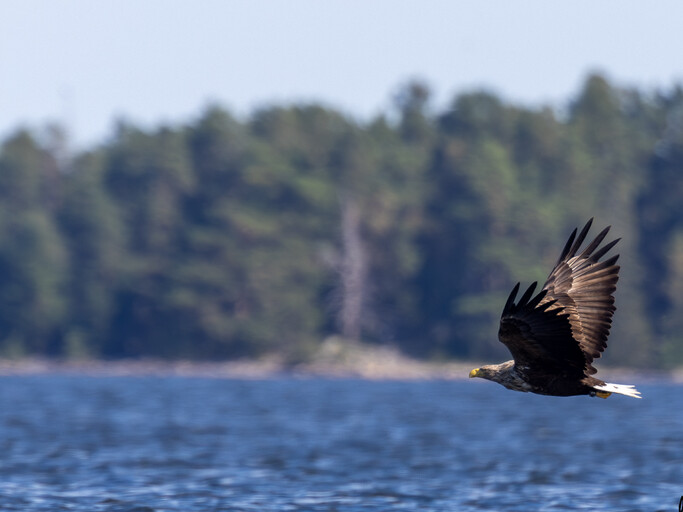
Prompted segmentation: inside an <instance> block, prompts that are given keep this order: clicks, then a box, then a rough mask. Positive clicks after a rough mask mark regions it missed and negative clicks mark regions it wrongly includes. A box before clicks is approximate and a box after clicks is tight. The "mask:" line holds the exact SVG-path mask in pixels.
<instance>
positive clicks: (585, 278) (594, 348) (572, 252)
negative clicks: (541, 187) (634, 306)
mask: <svg viewBox="0 0 683 512" xmlns="http://www.w3.org/2000/svg"><path fill="white" fill-rule="evenodd" d="M592 222H593V219H591V220H589V221H588V222H587V223H586V225H585V227H584V228H583V229H582V230H581V233H580V234H579V236H578V237H576V239H575V235H576V230H574V232H573V233H572V235H571V236H570V237H569V240H568V241H567V244H566V245H565V249H564V250H563V251H562V254H561V255H560V259H559V260H558V261H557V264H556V265H555V267H554V268H553V270H552V271H551V272H550V275H549V276H548V279H547V281H546V283H545V284H544V285H543V290H546V291H547V294H546V300H548V301H551V300H552V301H555V303H556V305H557V306H556V307H561V308H562V309H563V311H564V312H565V313H566V314H567V315H568V320H569V323H570V325H571V330H572V336H573V338H574V340H576V341H575V343H578V346H579V347H580V349H581V351H582V352H583V354H584V356H585V372H586V375H593V374H594V373H595V372H596V370H595V368H593V366H592V365H591V363H592V362H593V360H594V359H596V358H598V357H600V355H601V354H602V352H603V351H604V350H605V348H606V347H607V337H608V336H609V331H610V327H611V326H612V315H613V314H614V311H615V309H616V308H615V307H614V296H613V293H614V291H615V290H616V287H617V281H618V279H619V266H618V265H616V262H617V260H618V258H619V255H615V256H612V257H610V258H608V259H606V260H605V261H600V258H602V257H603V256H604V255H605V254H606V253H607V251H609V250H610V249H611V248H612V247H614V245H616V243H617V242H618V241H619V239H616V240H613V241H612V242H609V243H608V244H606V245H605V246H603V247H602V248H600V249H598V247H599V246H600V244H601V243H602V241H603V240H604V239H605V236H607V233H608V232H609V230H610V227H609V226H608V227H606V228H605V229H603V230H602V231H601V232H600V234H598V236H596V237H595V239H594V240H593V241H592V242H591V243H590V244H588V246H586V248H585V249H584V250H583V251H582V252H581V253H579V254H578V255H577V253H578V251H579V248H580V246H581V244H582V243H583V241H584V240H585V238H586V235H587V234H588V230H589V229H590V227H591V224H592ZM596 249H598V250H596Z"/></svg>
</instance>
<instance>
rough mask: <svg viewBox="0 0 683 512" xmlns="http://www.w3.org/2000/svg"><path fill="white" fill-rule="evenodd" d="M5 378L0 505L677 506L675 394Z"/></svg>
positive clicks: (681, 468) (682, 469)
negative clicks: (557, 394)
mask: <svg viewBox="0 0 683 512" xmlns="http://www.w3.org/2000/svg"><path fill="white" fill-rule="evenodd" d="M634 383H636V384H638V387H639V388H640V390H641V391H642V393H643V396H644V397H645V398H644V399H643V400H636V399H632V398H627V397H619V396H614V395H613V396H612V397H610V398H609V399H607V400H601V399H599V398H589V397H576V398H553V397H543V396H535V395H529V394H522V393H515V392H512V391H507V390H505V389H503V388H502V387H500V386H498V385H495V384H493V383H489V382H484V381H469V380H466V381H450V382H449V381H435V382H367V381H360V380H325V379H286V378H283V379H273V380H263V381H249V380H221V379H192V378H160V377H156V378H152V377H150V378H133V377H127V378H117V377H109V378H99V377H74V376H31V377H3V378H0V510H3V511H4V510H39V511H42V510H49V511H55V510H82V511H137V512H143V511H193V510H202V511H204V510H208V511H213V510H216V511H297V510H302V511H361V510H363V511H365V510H368V511H392V510H400V511H403V510H409V511H421V512H425V511H468V510H475V511H476V510H495V511H517V510H518V511H533V510H598V511H619V512H626V511H648V512H653V511H667V512H668V511H671V512H674V511H676V510H678V501H679V499H680V496H681V495H683V387H681V386H680V385H674V384H642V383H638V382H634Z"/></svg>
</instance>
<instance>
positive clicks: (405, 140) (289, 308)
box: [0, 75, 683, 367]
mask: <svg viewBox="0 0 683 512" xmlns="http://www.w3.org/2000/svg"><path fill="white" fill-rule="evenodd" d="M430 100H431V98H430V93H429V88H428V87H427V86H426V85H425V84H422V83H419V82H413V83H409V84H407V85H405V86H404V87H403V88H402V89H401V90H400V92H399V93H398V94H397V95H396V97H395V98H394V106H393V107H392V109H391V110H390V111H387V112H386V113H385V114H383V115H380V116H377V117H376V118H374V119H371V120H368V121H359V120H357V119H354V118H352V117H350V116H348V115H344V114H343V113H341V112H339V111H335V110H334V109H330V108H324V107H322V106H320V105H293V106H292V105H288V106H272V107H268V108H263V109H260V110H257V111H255V112H253V113H252V114H251V115H250V116H249V117H248V118H247V119H238V118H236V117H235V116H233V115H232V114H231V113H230V112H229V111H227V110H225V109H223V108H221V107H220V106H212V107H209V108H207V109H206V110H205V111H204V112H202V113H201V115H200V116H199V117H198V118H197V119H195V120H193V121H191V122H188V123H187V124H182V125H175V126H165V127H161V128H158V129H154V130H143V129H141V128H139V127H136V126H134V125H132V124H130V123H126V122H119V123H118V124H117V126H116V127H115V130H114V133H113V134H112V136H111V137H110V139H109V140H107V141H106V142H103V143H100V144H98V145H95V146H94V147H91V148H87V149H85V150H82V151H78V152H76V153H72V152H71V151H69V148H68V143H67V141H66V138H65V134H64V131H63V130H62V129H60V128H59V127H52V128H50V129H46V130H42V131H40V132H36V131H28V130H17V131H16V132H15V133H13V134H11V135H10V136H8V137H7V138H6V139H5V140H4V141H3V143H2V146H1V148H0V355H2V356H6V357H7V356H11V357H18V356H24V355H35V354H41V355H48V356H59V357H106V358H119V357H143V356H144V357H162V358H195V359H202V358H236V357H257V356H260V355H263V354H268V353H279V354H282V355H284V356H286V357H288V358H291V359H292V360H299V359H305V358H306V357H308V356H309V355H310V354H311V353H313V351H314V350H315V349H316V347H317V346H318V344H319V343H320V342H321V340H323V339H324V338H325V337H327V336H330V335H340V336H343V337H345V338H348V339H357V340H364V341H366V342H370V343H391V344H393V345H396V346H398V347H400V348H401V349H402V350H404V351H406V352H407V353H410V354H413V355H416V356H419V357H431V358H452V357H458V358H489V357H503V356H504V354H505V348H504V347H503V346H502V344H500V343H499V342H498V341H497V323H498V318H499V315H500V309H501V307H502V304H503V303H504V300H505V298H506V296H507V294H508V292H509V290H510V288H511V286H512V285H513V284H514V283H515V282H516V281H517V280H522V281H523V282H530V281H533V280H539V281H541V282H542V281H543V280H544V278H545V277H546V275H547V273H548V271H549V270H550V268H551V266H552V265H553V263H554V262H555V259H556V258H557V256H558V254H559V251H560V250H561V248H562V246H563V244H564V242H565V240H566V238H567V236H568V235H569V233H570V231H571V229H573V227H575V226H577V225H579V224H580V225H582V224H583V223H584V222H585V221H586V220H587V219H588V218H590V217H595V218H596V227H597V228H601V227H603V225H607V224H612V225H613V234H614V236H615V237H622V238H623V239H622V241H621V242H620V244H619V245H618V246H617V247H618V249H619V252H620V253H621V255H622V256H621V260H620V262H621V265H622V277H621V280H620V283H619V289H618V291H617V296H616V297H617V307H618V311H617V313H616V316H615V322H614V328H613V334H612V337H611V348H610V350H609V351H608V353H607V357H608V358H609V361H611V362H612V363H614V364H623V365H635V366H651V367H662V366H670V365H675V364H681V363H683V314H682V313H683V89H681V88H680V87H674V88H673V89H671V90H667V91H643V90H638V89H634V88H624V87H618V86H615V85H614V84H611V83H610V82H609V81H608V80H607V79H606V78H605V77H603V76H600V75H592V76H589V77H587V79H586V80H585V82H584V84H583V86H582V88H581V90H580V91H579V92H578V93H577V94H576V96H575V97H574V98H572V99H571V101H569V102H568V104H567V105H566V107H565V108H562V109H559V108H555V109H553V108H549V107H528V106H520V105H515V104H511V103H510V102H507V101H505V100H504V99H502V98H501V97H499V96H497V95H496V94H494V93H490V92H486V91H474V92H469V93H462V94H459V95H457V96H456V97H455V98H453V101H452V102H451V103H450V104H449V105H448V106H447V107H446V108H444V109H441V110H438V109H435V108H434V106H433V105H432V104H431V102H430ZM595 232H596V233H597V231H595Z"/></svg>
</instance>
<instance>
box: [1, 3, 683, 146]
mask: <svg viewBox="0 0 683 512" xmlns="http://www.w3.org/2000/svg"><path fill="white" fill-rule="evenodd" d="M682 22H683V2H681V1H680V0H659V1H657V2H641V1H633V0H578V1H577V0H574V1H572V2H556V1H551V0H521V1H517V0H515V1H513V0H498V1H493V0H477V1H474V0H473V1H455V0H452V1H436V0H435V1H429V0H415V1H398V0H394V1H389V0H339V1H338V0H327V1H325V0H280V1H275V0H269V1H258V0H244V1H241V0H239V1H238V0H234V1H228V0H222V1H221V0H200V1H189V0H187V1H179V0H21V1H9V0H6V1H1V2H0V137H3V138H4V137H5V136H6V135H7V134H8V133H9V132H10V131H11V130H13V129H15V128H16V127H18V126H19V125H28V126H31V127H37V126H40V125H42V124H44V123H45V122H47V121H50V120H57V121H60V122H63V123H66V125H67V126H68V128H69V130H70V132H71V134H72V137H73V139H74V140H75V141H76V142H77V143H78V144H79V145H83V144H90V143H93V142H95V141H98V140H101V139H102V138H104V137H106V136H107V135H108V134H109V133H110V130H111V126H112V122H113V120H114V119H116V118H117V117H125V118H126V119H129V120H131V121H133V122H135V123H139V124H142V125H143V126H146V127H152V126H155V125H156V124H158V123H161V122H168V121H172V122H177V121H185V120H190V119H192V118H194V117H196V116H197V115H199V113H200V112H201V109H202V108H203V107H204V106H205V105H207V104H208V103H209V102H212V101H217V102H219V103H221V104H223V105H224V106H226V107H228V108H230V109H232V110H233V111H234V112H236V113H237V114H239V115H246V114H248V113H249V112H251V111H252V110H253V109H254V108H255V107H258V106H262V105H264V104H269V103H282V102H288V101H311V100H314V101H323V102H325V103H326V104H328V105H332V106H335V107H337V108H340V109H343V110H345V111H346V112H348V113H351V114H353V115H356V116H359V117H362V118H366V117H369V116H372V115H374V114H376V113H378V112H380V111H386V110H387V109H388V107H389V105H390V103H391V97H392V94H394V93H395V91H396V89H397V87H398V86H399V85H400V84H402V83H405V82H406V81H407V80H408V79H410V78H411V77H420V78H422V79H424V80H425V81H427V82H428V83H429V84H430V85H431V86H432V88H433V90H434V92H435V100H436V105H437V106H439V107H443V106H445V105H446V104H447V102H448V100H449V99H450V98H451V97H452V96H453V95H454V94H455V93H458V92H462V91H464V90H468V89H472V88H474V87H479V86H486V87H487V88H489V89H491V90H493V91H495V92H497V93H499V94H501V95H503V96H504V97H505V98H507V99H508V100H512V101H516V102H523V103H525V104H534V103H552V104H554V105H557V106H562V105H563V104H564V103H565V102H566V101H567V100H568V99H569V98H570V97H571V95H573V94H574V93H575V92H576V90H577V88H578V87H579V85H580V83H581V82H582V80H583V78H584V77H585V75H586V73H588V72H589V71H591V70H601V71H603V72H606V73H607V75H608V76H609V77H610V78H611V79H612V80H614V81H616V82H617V83H619V84H622V85H637V86H641V87H663V88H668V87H671V86H672V85H673V84H674V83H676V82H683V28H681V27H682Z"/></svg>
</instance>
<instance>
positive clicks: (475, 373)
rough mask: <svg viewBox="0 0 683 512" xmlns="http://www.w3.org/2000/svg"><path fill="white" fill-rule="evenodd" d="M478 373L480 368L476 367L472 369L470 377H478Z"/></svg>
mask: <svg viewBox="0 0 683 512" xmlns="http://www.w3.org/2000/svg"><path fill="white" fill-rule="evenodd" d="M478 374H479V368H475V369H474V370H472V371H471V372H470V379H471V378H472V377H476V376H477V375H478Z"/></svg>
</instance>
